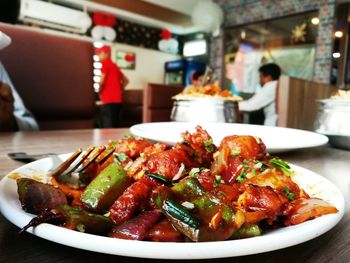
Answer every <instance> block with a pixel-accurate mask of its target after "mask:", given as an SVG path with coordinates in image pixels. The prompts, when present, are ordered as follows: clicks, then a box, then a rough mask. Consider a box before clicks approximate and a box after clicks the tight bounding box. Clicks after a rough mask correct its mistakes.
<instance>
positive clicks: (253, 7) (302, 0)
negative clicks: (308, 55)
mask: <svg viewBox="0 0 350 263" xmlns="http://www.w3.org/2000/svg"><path fill="white" fill-rule="evenodd" d="M214 1H215V2H217V3H218V4H219V5H220V6H221V7H222V8H223V10H224V13H225V24H224V27H230V26H235V25H240V24H246V23H251V22H258V21H263V20H267V19H272V18H276V17H281V16H286V15H292V14H297V13H302V12H306V11H313V10H319V19H320V23H319V25H318V36H317V39H316V45H317V47H316V57H315V66H314V77H313V79H314V80H315V81H319V82H323V83H328V82H329V78H330V71H331V63H332V43H333V37H332V35H333V22H334V9H335V0H214ZM222 49H223V46H222V33H221V35H220V36H219V37H216V38H212V42H211V52H210V55H211V66H212V67H213V68H214V71H215V73H216V74H217V76H219V77H221V76H222V74H223V72H222V59H223V56H222V54H223V53H222Z"/></svg>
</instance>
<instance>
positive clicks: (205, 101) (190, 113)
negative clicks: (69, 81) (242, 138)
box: [170, 97, 240, 122]
mask: <svg viewBox="0 0 350 263" xmlns="http://www.w3.org/2000/svg"><path fill="white" fill-rule="evenodd" d="M170 118H171V120H172V121H180V122H240V115H239V110H238V103H237V101H233V100H228V99H221V98H215V97H213V98H211V97H198V98H189V99H177V100H175V101H174V105H173V108H172V112H171V116H170Z"/></svg>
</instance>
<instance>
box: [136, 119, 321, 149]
mask: <svg viewBox="0 0 350 263" xmlns="http://www.w3.org/2000/svg"><path fill="white" fill-rule="evenodd" d="M198 124H199V125H201V126H202V127H203V128H204V129H205V130H207V132H208V133H209V135H211V136H212V138H213V140H214V143H215V144H216V145H219V143H220V142H221V140H222V139H223V138H224V137H225V136H228V135H253V136H258V137H260V138H261V139H262V140H263V142H264V143H265V145H266V147H267V152H270V153H277V152H286V151H290V150H296V149H302V148H310V147H317V146H321V145H324V144H326V143H327V142H328V138H327V136H325V135H322V134H318V133H315V132H310V131H305V130H298V129H290V128H283V127H270V126H262V125H251V124H238V123H190V122H151V123H142V124H136V125H133V126H131V127H130V132H131V133H132V134H134V135H136V136H140V137H143V138H146V139H150V140H153V141H160V142H164V143H168V144H175V143H176V142H180V141H182V139H181V135H180V134H181V133H182V132H185V131H189V132H193V131H194V130H195V127H196V125H198Z"/></svg>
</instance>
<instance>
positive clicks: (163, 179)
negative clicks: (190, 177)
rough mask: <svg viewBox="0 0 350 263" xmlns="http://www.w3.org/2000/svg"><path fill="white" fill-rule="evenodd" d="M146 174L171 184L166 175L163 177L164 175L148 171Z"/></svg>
mask: <svg viewBox="0 0 350 263" xmlns="http://www.w3.org/2000/svg"><path fill="white" fill-rule="evenodd" d="M147 176H148V177H149V178H153V179H155V180H157V181H159V182H161V183H163V184H165V185H171V181H170V180H169V179H168V178H167V177H165V176H164V175H160V174H155V173H149V174H147Z"/></svg>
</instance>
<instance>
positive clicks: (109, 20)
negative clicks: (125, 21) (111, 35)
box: [92, 12, 117, 27]
mask: <svg viewBox="0 0 350 263" xmlns="http://www.w3.org/2000/svg"><path fill="white" fill-rule="evenodd" d="M92 20H93V21H94V24H95V25H97V26H107V27H114V26H115V25H116V24H117V19H116V18H115V17H114V16H113V15H108V14H104V13H101V12H94V14H93V16H92Z"/></svg>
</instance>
